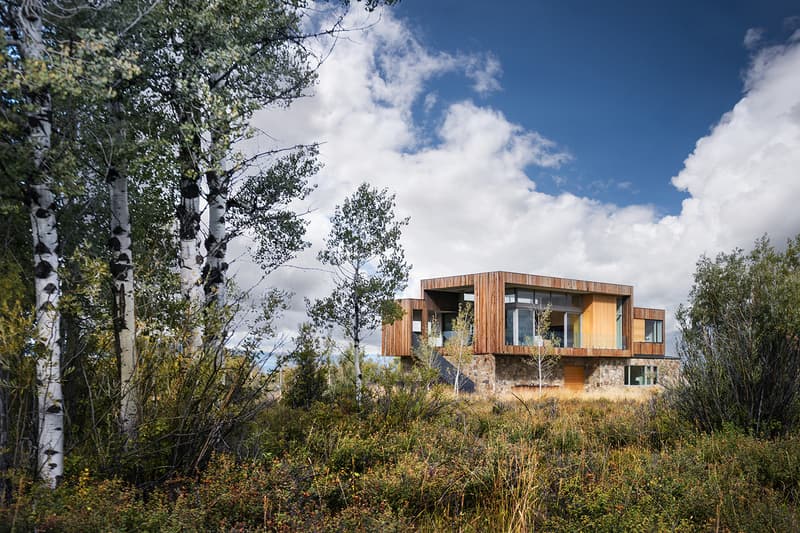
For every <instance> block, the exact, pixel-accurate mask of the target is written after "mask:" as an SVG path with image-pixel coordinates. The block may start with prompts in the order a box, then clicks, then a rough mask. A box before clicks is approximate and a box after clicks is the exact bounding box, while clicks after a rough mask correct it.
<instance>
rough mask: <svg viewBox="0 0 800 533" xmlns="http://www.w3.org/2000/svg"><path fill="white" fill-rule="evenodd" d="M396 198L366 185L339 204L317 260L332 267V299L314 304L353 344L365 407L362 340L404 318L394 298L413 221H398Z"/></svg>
mask: <svg viewBox="0 0 800 533" xmlns="http://www.w3.org/2000/svg"><path fill="white" fill-rule="evenodd" d="M394 210H395V201H394V195H393V194H389V192H388V190H386V189H383V190H378V189H375V188H372V187H370V186H369V185H368V184H367V183H362V184H361V185H360V186H359V187H358V189H357V190H356V192H355V193H354V194H353V196H352V197H350V198H346V199H345V201H344V203H343V204H342V205H341V206H337V207H336V210H335V212H334V214H333V216H332V217H331V225H332V227H331V232H330V234H329V235H328V237H327V239H326V240H325V249H324V250H322V251H320V252H319V254H318V256H317V259H318V260H319V261H320V262H322V263H323V264H326V265H330V266H332V267H334V269H335V271H334V274H333V281H334V288H333V291H332V292H331V294H330V296H327V297H325V298H322V299H319V300H317V301H316V302H314V303H313V304H311V303H310V302H308V307H309V314H311V316H312V317H313V318H314V319H315V321H317V322H322V323H328V324H335V325H337V326H339V327H340V328H341V330H342V332H343V333H344V335H345V337H346V338H347V339H348V340H350V342H351V343H352V345H353V363H354V365H355V388H356V402H357V403H359V404H360V403H361V395H362V375H361V342H362V341H363V340H364V339H365V337H366V336H367V335H369V333H371V332H373V331H374V330H375V329H377V328H378V327H379V326H380V325H381V324H382V323H384V324H390V323H392V322H394V321H395V320H397V319H398V318H400V317H401V316H402V313H403V311H402V309H401V308H400V307H399V305H398V304H397V302H396V301H395V300H394V298H395V296H396V295H397V293H398V292H399V291H401V290H403V289H404V288H405V286H406V283H407V280H408V272H409V270H410V268H411V267H410V265H409V264H408V263H406V261H405V255H404V252H403V247H402V245H401V244H400V236H401V232H402V229H403V226H405V225H407V224H408V221H409V219H408V218H404V219H397V218H395V214H394Z"/></svg>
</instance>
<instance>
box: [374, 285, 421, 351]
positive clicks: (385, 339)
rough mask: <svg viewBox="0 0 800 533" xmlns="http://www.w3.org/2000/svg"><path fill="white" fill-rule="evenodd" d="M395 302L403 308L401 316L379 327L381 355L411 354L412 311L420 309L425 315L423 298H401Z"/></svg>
mask: <svg viewBox="0 0 800 533" xmlns="http://www.w3.org/2000/svg"><path fill="white" fill-rule="evenodd" d="M397 303H399V304H400V307H401V308H402V309H403V318H401V319H399V320H397V321H395V322H394V323H393V324H389V325H384V326H383V327H382V328H381V355H395V356H397V355H411V323H412V321H413V311H414V309H422V310H423V313H422V314H423V315H425V312H424V306H425V301H424V300H419V299H413V298H403V299H401V300H398V301H397ZM424 318H425V317H424V316H423V319H424ZM424 323H425V322H423V324H424ZM423 328H424V325H423Z"/></svg>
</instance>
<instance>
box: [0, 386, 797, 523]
mask: <svg viewBox="0 0 800 533" xmlns="http://www.w3.org/2000/svg"><path fill="white" fill-rule="evenodd" d="M237 451H238V453H239V456H240V457H246V458H247V459H241V460H239V461H235V460H234V459H233V458H232V457H231V456H217V457H215V459H214V460H213V461H212V463H211V464H210V465H208V467H207V468H206V469H205V470H204V471H203V472H201V473H198V475H197V477H194V478H191V479H178V480H174V481H172V482H171V483H169V484H167V485H164V486H163V487H160V488H159V489H157V490H155V491H151V492H149V493H148V494H147V495H143V494H141V493H140V492H138V491H136V490H134V489H132V488H130V487H127V486H126V485H125V484H124V483H122V482H119V481H113V480H101V479H98V478H97V477H96V476H95V475H94V474H93V473H92V472H91V471H82V472H79V473H74V474H73V475H72V477H71V478H70V479H69V480H68V481H67V483H65V484H64V485H63V486H62V487H61V488H59V489H58V490H57V491H56V493H55V495H54V496H55V497H54V498H49V497H48V495H47V493H46V492H40V491H39V490H36V489H30V490H28V489H26V490H24V491H23V493H22V494H20V495H18V499H17V503H16V505H15V506H14V507H12V508H10V509H7V510H5V511H3V514H2V515H0V524H5V526H4V527H6V528H7V527H8V526H10V525H11V524H12V523H13V524H14V527H16V528H18V529H19V530H28V529H32V528H33V527H34V526H37V527H38V529H39V530H40V531H44V530H59V531H60V530H65V531H107V530H129V531H147V530H153V531H156V530H172V531H191V530H228V531H229V530H231V529H237V530H248V531H250V530H265V529H266V530H286V531H289V530H303V531H312V530H314V531H316V530H338V531H353V530H365V531H391V530H408V529H416V530H422V531H441V530H462V531H526V530H544V531H579V530H588V531H709V530H715V531H716V530H720V531H725V530H730V531H798V530H800V509H799V508H798V502H800V435H794V436H790V437H787V438H784V439H782V440H773V441H765V440H759V439H756V438H752V437H749V436H746V435H742V434H740V433H737V432H735V431H732V430H731V431H726V432H721V433H717V434H713V435H707V434H699V433H697V432H695V431H694V430H693V428H692V427H690V426H689V425H687V424H685V423H682V422H680V421H678V420H677V419H676V418H675V417H674V416H673V415H672V413H671V412H670V411H669V410H667V409H664V408H662V407H659V406H658V402H656V401H653V400H649V399H645V400H642V399H638V400H630V399H616V400H609V399H603V398H594V399H588V400H587V399H572V398H565V397H561V398H546V399H536V398H531V399H526V400H520V399H515V398H511V399H504V400H499V401H487V400H480V401H479V400H470V399H466V400H461V401H459V402H453V401H452V400H450V399H449V398H448V397H447V396H446V394H445V393H442V392H439V393H437V394H432V395H428V396H426V397H424V398H422V397H421V396H420V395H415V394H413V393H407V392H402V391H399V392H397V391H396V392H394V393H393V394H392V395H390V396H384V397H382V398H378V399H376V400H375V401H374V403H373V404H372V405H371V406H370V408H369V411H368V413H366V414H362V415H361V416H357V415H355V414H352V413H350V412H347V410H346V409H345V408H342V407H338V406H333V405H321V404H320V405H317V406H316V407H315V408H314V409H312V410H310V411H292V410H289V409H286V408H284V407H276V408H274V409H272V410H270V411H268V412H267V413H265V415H264V416H263V418H262V419H261V420H259V421H258V423H257V424H254V425H253V427H252V431H251V436H250V437H249V438H248V439H247V440H246V441H243V442H242V443H240V444H239V445H238V450H237ZM2 527H3V526H2V525H0V528H2Z"/></svg>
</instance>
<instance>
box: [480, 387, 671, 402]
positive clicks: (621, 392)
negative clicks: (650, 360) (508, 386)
mask: <svg viewBox="0 0 800 533" xmlns="http://www.w3.org/2000/svg"><path fill="white" fill-rule="evenodd" d="M662 390H663V389H661V388H660V387H657V386H655V387H608V388H602V389H595V390H591V391H573V390H569V389H566V388H562V387H559V388H548V389H544V390H543V391H542V393H541V394H540V393H539V391H538V390H536V389H535V388H531V389H528V390H520V391H515V392H513V393H502V394H497V395H496V396H495V398H496V399H497V400H500V401H512V400H524V401H528V400H547V399H555V400H582V401H596V400H609V401H613V402H623V401H637V402H645V401H649V400H651V399H653V398H654V397H656V396H658V395H659V394H660V393H661V391H662Z"/></svg>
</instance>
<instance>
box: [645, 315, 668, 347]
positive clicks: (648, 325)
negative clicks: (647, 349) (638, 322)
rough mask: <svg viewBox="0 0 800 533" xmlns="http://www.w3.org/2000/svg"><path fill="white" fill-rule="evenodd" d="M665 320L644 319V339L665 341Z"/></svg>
mask: <svg viewBox="0 0 800 533" xmlns="http://www.w3.org/2000/svg"><path fill="white" fill-rule="evenodd" d="M663 330H664V322H663V321H662V320H645V321H644V341H645V342H664V332H663Z"/></svg>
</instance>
